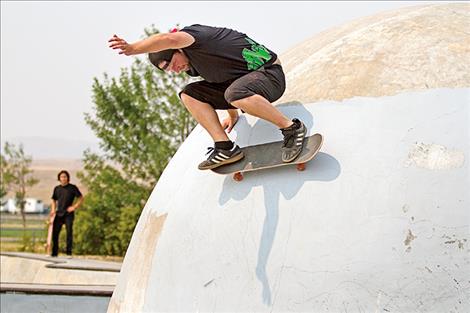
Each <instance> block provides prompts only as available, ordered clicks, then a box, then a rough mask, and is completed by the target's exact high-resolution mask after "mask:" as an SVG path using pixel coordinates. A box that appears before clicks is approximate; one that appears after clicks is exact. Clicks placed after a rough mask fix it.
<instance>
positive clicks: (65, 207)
mask: <svg viewBox="0 0 470 313" xmlns="http://www.w3.org/2000/svg"><path fill="white" fill-rule="evenodd" d="M57 180H59V182H60V185H58V186H56V187H55V188H54V192H53V193H52V204H51V215H52V216H55V217H54V224H53V227H52V254H51V256H53V257H56V256H58V254H59V234H60V231H61V229H62V225H64V224H65V226H66V229H67V249H66V252H67V256H68V257H69V258H71V257H72V244H73V220H74V218H75V213H74V212H75V210H76V209H77V208H78V207H79V206H80V205H81V204H82V202H83V196H82V193H81V192H80V190H78V188H77V186H75V185H72V184H70V174H69V173H68V172H67V171H60V172H59V174H58V175H57ZM75 199H77V201H76V202H75V203H74V201H75Z"/></svg>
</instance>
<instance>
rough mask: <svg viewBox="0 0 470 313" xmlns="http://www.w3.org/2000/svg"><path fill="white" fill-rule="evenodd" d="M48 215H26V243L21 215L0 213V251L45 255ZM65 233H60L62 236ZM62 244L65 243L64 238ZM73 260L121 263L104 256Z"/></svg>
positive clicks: (87, 256)
mask: <svg viewBox="0 0 470 313" xmlns="http://www.w3.org/2000/svg"><path fill="white" fill-rule="evenodd" d="M47 219H48V215H47V214H44V215H38V214H28V215H26V238H27V239H26V242H24V241H23V240H24V239H23V220H22V218H21V215H14V214H8V213H0V226H1V227H0V237H1V240H0V251H1V252H19V251H25V252H34V253H45V252H46V250H45V244H46V238H47V228H46V221H47ZM64 234H65V231H62V232H61V235H64ZM62 242H65V240H64V238H63V239H62ZM74 257H75V258H81V259H89V260H99V261H113V262H122V260H123V257H120V256H106V255H75V256H74Z"/></svg>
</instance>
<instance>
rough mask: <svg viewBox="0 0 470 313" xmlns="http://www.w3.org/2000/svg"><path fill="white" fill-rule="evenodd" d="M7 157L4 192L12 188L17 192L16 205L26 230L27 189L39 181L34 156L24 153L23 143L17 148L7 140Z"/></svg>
mask: <svg viewBox="0 0 470 313" xmlns="http://www.w3.org/2000/svg"><path fill="white" fill-rule="evenodd" d="M3 150H4V152H5V157H3V156H2V159H1V162H2V164H1V165H2V193H3V192H6V191H7V190H11V191H13V192H14V193H15V201H16V205H17V206H19V208H20V212H21V217H22V219H23V228H24V229H25V230H26V215H25V212H24V208H25V206H26V190H27V189H28V188H29V187H32V186H34V185H36V184H37V183H38V182H39V181H38V180H37V179H36V178H34V177H33V176H32V173H33V171H32V170H31V168H30V166H31V162H32V158H31V157H29V156H26V155H25V154H24V150H23V145H21V144H20V145H19V147H18V148H17V147H16V146H15V145H14V144H10V143H9V142H5V146H4V149H3Z"/></svg>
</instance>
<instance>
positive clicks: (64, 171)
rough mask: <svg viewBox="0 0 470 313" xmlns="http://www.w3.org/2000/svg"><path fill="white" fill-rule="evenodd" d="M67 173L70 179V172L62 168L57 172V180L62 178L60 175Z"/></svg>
mask: <svg viewBox="0 0 470 313" xmlns="http://www.w3.org/2000/svg"><path fill="white" fill-rule="evenodd" d="M62 174H65V175H66V176H67V180H68V181H70V174H69V172H67V171H66V170H62V171H60V172H59V174H57V180H60V175H62Z"/></svg>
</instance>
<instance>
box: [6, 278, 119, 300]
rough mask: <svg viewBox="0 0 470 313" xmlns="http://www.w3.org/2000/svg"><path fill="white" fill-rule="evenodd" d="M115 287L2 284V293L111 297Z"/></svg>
mask: <svg viewBox="0 0 470 313" xmlns="http://www.w3.org/2000/svg"><path fill="white" fill-rule="evenodd" d="M113 290H114V286H110V285H55V284H54V285H52V284H21V283H3V282H2V283H0V292H15V293H28V294H54V295H76V296H107V297H109V296H111V295H112V294H113Z"/></svg>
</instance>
